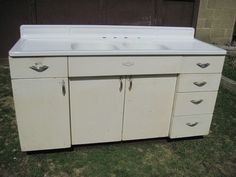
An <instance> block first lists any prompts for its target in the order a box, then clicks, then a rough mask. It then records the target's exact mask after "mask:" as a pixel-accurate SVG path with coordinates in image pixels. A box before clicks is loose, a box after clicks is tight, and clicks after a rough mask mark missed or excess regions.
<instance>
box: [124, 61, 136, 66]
mask: <svg viewBox="0 0 236 177" xmlns="http://www.w3.org/2000/svg"><path fill="white" fill-rule="evenodd" d="M122 65H123V66H133V65H134V62H125V63H122Z"/></svg>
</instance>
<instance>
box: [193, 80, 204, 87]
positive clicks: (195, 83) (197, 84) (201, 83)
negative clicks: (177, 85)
mask: <svg viewBox="0 0 236 177" xmlns="http://www.w3.org/2000/svg"><path fill="white" fill-rule="evenodd" d="M193 84H194V85H196V86H198V87H202V86H204V85H206V84H207V82H205V81H203V82H194V83H193Z"/></svg>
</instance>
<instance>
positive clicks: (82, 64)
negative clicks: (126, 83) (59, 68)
mask: <svg viewBox="0 0 236 177" xmlns="http://www.w3.org/2000/svg"><path fill="white" fill-rule="evenodd" d="M180 63H181V57H69V76H70V77H77V76H105V75H135V74H138V75H141V74H175V73H178V72H179V69H180Z"/></svg>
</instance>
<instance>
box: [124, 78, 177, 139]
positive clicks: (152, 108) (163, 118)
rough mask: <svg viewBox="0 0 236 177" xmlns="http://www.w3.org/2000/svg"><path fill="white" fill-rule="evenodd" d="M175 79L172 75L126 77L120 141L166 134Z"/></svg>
mask: <svg viewBox="0 0 236 177" xmlns="http://www.w3.org/2000/svg"><path fill="white" fill-rule="evenodd" d="M131 81H132V88H130V84H131V83H130V82H131ZM175 82H176V77H175V76H172V77H171V76H169V77H157V76H155V77H150V76H149V77H148V76H147V77H135V76H134V77H133V78H131V80H129V79H127V80H126V92H125V104H124V105H125V107H124V122H123V140H133V139H144V138H155V137H166V136H168V133H169V125H170V119H171V110H172V104H173V98H174V92H175Z"/></svg>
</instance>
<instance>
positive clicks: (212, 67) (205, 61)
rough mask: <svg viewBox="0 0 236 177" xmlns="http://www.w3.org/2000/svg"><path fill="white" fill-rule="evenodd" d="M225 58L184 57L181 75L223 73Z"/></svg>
mask: <svg viewBox="0 0 236 177" xmlns="http://www.w3.org/2000/svg"><path fill="white" fill-rule="evenodd" d="M223 65H224V56H196V57H183V60H182V66H181V73H221V71H222V68H223Z"/></svg>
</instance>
